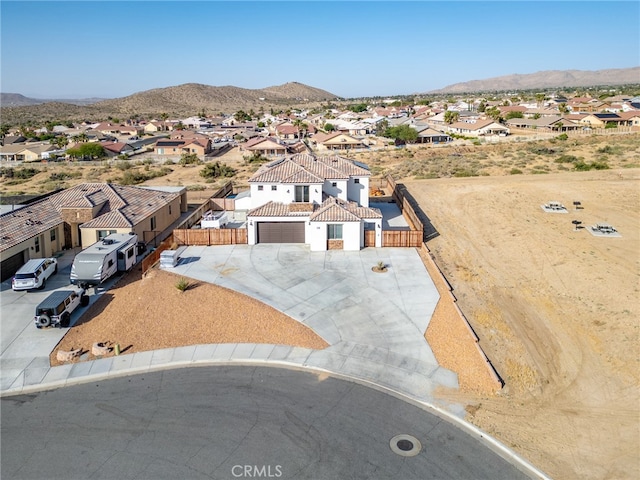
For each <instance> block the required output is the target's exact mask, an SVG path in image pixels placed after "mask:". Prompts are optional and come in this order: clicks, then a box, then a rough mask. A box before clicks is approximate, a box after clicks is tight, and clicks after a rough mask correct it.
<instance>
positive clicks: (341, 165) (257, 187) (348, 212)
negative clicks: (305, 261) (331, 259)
mask: <svg viewBox="0 0 640 480" xmlns="http://www.w3.org/2000/svg"><path fill="white" fill-rule="evenodd" d="M370 176H371V174H370V172H369V170H368V168H367V167H366V166H365V165H363V164H359V163H357V162H354V161H352V160H349V159H346V158H342V157H339V156H335V155H332V156H314V155H307V154H298V155H293V156H291V157H286V158H283V159H280V160H276V161H273V162H270V163H268V164H264V165H262V166H261V167H260V169H259V170H258V171H257V172H256V173H255V174H254V175H253V176H252V177H251V178H250V179H249V185H250V192H251V201H250V204H251V210H249V212H248V213H247V220H248V223H247V233H248V243H249V244H250V245H254V244H257V243H305V244H308V245H309V246H310V248H311V250H313V251H322V250H329V249H343V250H359V249H360V248H362V247H364V237H365V233H364V232H365V231H366V230H372V231H375V232H376V233H375V246H377V247H380V246H381V245H382V214H381V213H380V211H379V210H378V209H374V208H369V177H370Z"/></svg>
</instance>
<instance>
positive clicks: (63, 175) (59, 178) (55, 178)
mask: <svg viewBox="0 0 640 480" xmlns="http://www.w3.org/2000/svg"><path fill="white" fill-rule="evenodd" d="M80 177H82V172H57V173H52V174H51V175H49V180H50V181H52V182H63V181H65V180H71V179H72V178H80Z"/></svg>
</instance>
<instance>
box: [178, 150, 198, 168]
mask: <svg viewBox="0 0 640 480" xmlns="http://www.w3.org/2000/svg"><path fill="white" fill-rule="evenodd" d="M178 163H179V164H180V165H182V166H183V167H184V166H186V165H200V164H201V163H202V161H201V160H200V158H199V157H198V155H196V154H195V153H183V154H182V156H181V157H180V161H179V162H178Z"/></svg>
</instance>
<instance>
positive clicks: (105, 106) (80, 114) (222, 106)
mask: <svg viewBox="0 0 640 480" xmlns="http://www.w3.org/2000/svg"><path fill="white" fill-rule="evenodd" d="M24 98H26V97H24ZM337 98H338V97H337V96H336V95H334V94H332V93H329V92H327V91H325V90H321V89H319V88H315V87H310V86H307V85H304V84H301V83H297V82H290V83H285V84H283V85H278V86H272V87H267V88H264V89H255V90H252V89H246V88H240V87H234V86H224V87H214V86H211V85H203V84H199V83H186V84H184V85H178V86H173V87H166V88H154V89H152V90H146V91H143V92H138V93H134V94H133V95H129V96H127V97H122V98H114V99H110V100H103V101H101V102H97V103H94V104H92V105H86V106H82V107H76V106H74V105H71V104H61V103H59V102H55V103H44V104H38V105H29V106H21V107H18V106H16V107H12V106H10V105H11V104H5V103H4V102H3V103H2V117H3V122H7V123H22V122H25V121H29V120H34V121H35V120H40V121H42V120H54V119H73V120H101V119H104V118H106V117H107V116H113V117H129V116H131V115H140V116H142V117H155V116H158V115H159V114H161V113H167V114H169V115H176V116H188V115H196V114H197V113H200V112H202V111H203V110H204V111H205V113H207V114H218V113H220V112H224V113H232V112H235V111H237V110H240V109H246V110H249V109H254V110H258V109H260V108H261V107H262V108H263V109H264V110H265V111H269V109H270V108H278V109H282V108H287V107H293V106H296V105H301V104H306V105H310V104H314V103H315V104H319V103H320V102H323V101H327V100H334V99H337Z"/></svg>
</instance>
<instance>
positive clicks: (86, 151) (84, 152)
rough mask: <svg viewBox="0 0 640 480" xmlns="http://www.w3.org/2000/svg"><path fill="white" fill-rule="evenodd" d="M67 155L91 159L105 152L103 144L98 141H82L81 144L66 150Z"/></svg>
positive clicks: (101, 155)
mask: <svg viewBox="0 0 640 480" xmlns="http://www.w3.org/2000/svg"><path fill="white" fill-rule="evenodd" d="M67 155H69V156H70V157H72V158H79V159H82V160H93V159H96V158H101V157H104V155H105V153H104V148H103V146H102V145H100V144H99V143H83V144H82V145H78V146H77V147H75V148H70V149H69V150H67Z"/></svg>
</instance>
